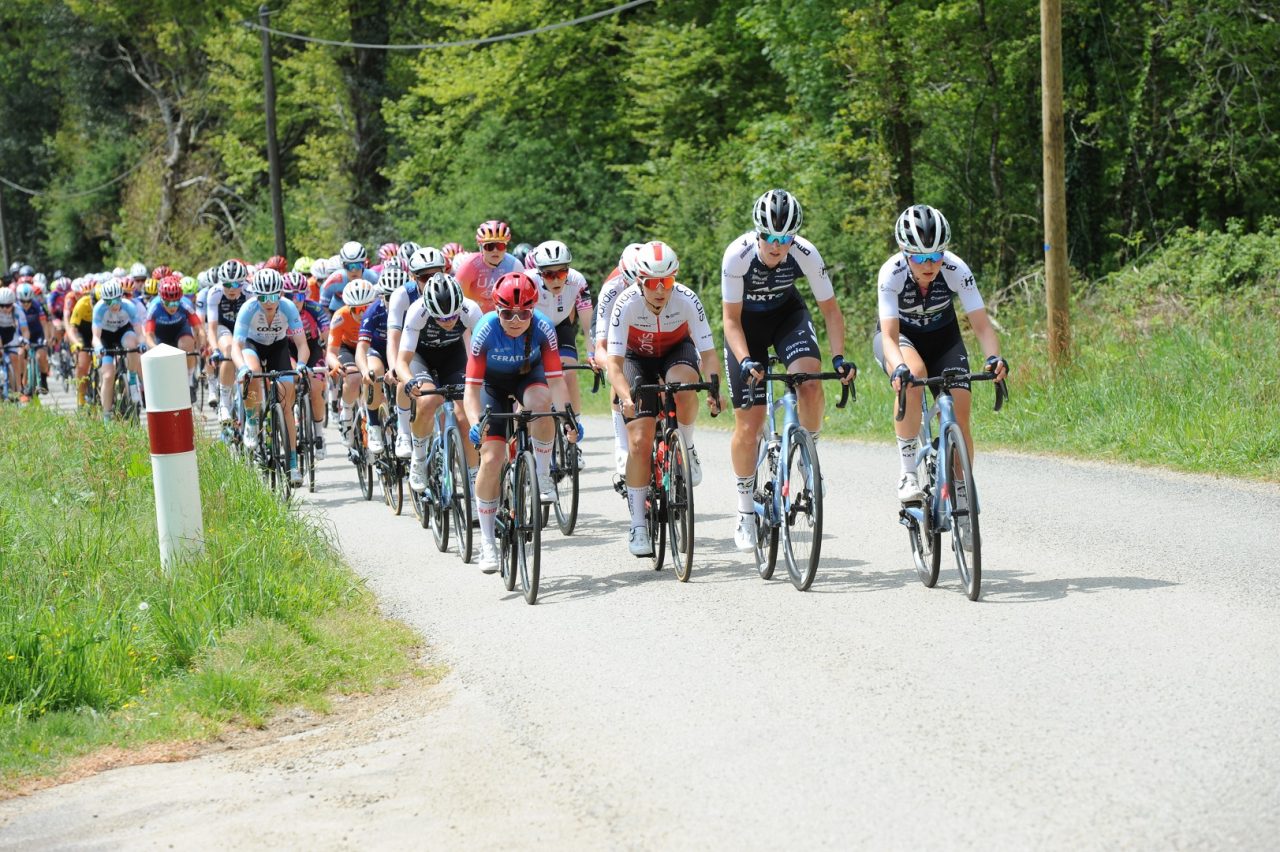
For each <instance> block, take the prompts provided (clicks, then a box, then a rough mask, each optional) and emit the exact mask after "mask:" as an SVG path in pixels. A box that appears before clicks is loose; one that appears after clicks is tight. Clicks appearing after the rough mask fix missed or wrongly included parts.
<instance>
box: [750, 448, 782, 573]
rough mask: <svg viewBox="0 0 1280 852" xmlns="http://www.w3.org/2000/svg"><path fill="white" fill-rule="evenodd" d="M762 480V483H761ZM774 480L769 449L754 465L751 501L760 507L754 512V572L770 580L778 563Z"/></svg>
mask: <svg viewBox="0 0 1280 852" xmlns="http://www.w3.org/2000/svg"><path fill="white" fill-rule="evenodd" d="M762 482H763V484H761V483H762ZM773 489H774V482H773V478H772V477H771V476H770V472H769V451H768V450H767V449H766V451H765V454H764V455H763V456H762V457H761V459H760V464H759V465H758V466H757V467H756V483H755V486H754V488H753V489H752V503H753V504H756V505H759V506H760V507H761V510H760V511H757V512H756V543H755V547H754V548H753V555H754V556H755V560H756V572H757V573H759V574H760V579H762V580H772V579H773V570H774V568H775V567H777V564H778V524H777V519H776V518H775V517H774V514H775V512H774V509H773Z"/></svg>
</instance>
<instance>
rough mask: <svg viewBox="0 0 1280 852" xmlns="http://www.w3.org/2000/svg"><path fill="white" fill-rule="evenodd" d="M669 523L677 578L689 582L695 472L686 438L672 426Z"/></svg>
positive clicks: (668, 492) (668, 436) (669, 446)
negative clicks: (686, 446) (690, 460)
mask: <svg viewBox="0 0 1280 852" xmlns="http://www.w3.org/2000/svg"><path fill="white" fill-rule="evenodd" d="M667 463H668V464H669V465H670V467H669V468H668V477H667V526H668V527H669V528H670V530H671V535H670V539H671V565H672V567H673V568H674V569H675V572H676V579H677V580H679V581H680V582H681V583H687V582H689V575H690V574H691V573H693V472H692V471H691V470H690V467H689V452H688V450H687V449H685V445H684V438H683V437H681V435H680V432H679V431H678V430H676V429H672V430H671V432H670V433H668V435H667Z"/></svg>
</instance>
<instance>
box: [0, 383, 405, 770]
mask: <svg viewBox="0 0 1280 852" xmlns="http://www.w3.org/2000/svg"><path fill="white" fill-rule="evenodd" d="M0 456H2V457H3V458H6V459H9V460H11V463H10V464H8V465H6V469H5V474H4V476H3V477H0V576H3V577H4V579H5V583H4V588H3V590H0V779H3V780H4V782H5V783H6V784H8V785H10V786H12V785H13V784H14V783H16V781H18V780H19V779H21V778H23V777H26V776H32V775H47V774H51V773H54V772H56V771H57V770H58V769H59V768H61V767H62V766H63V765H65V762H66V761H67V760H68V759H69V758H72V757H75V756H78V755H82V754H85V753H87V752H89V751H92V750H93V749H95V748H98V747H100V746H105V745H113V746H119V747H125V748H127V747H132V746H137V745H140V744H143V743H147V742H153V741H157V740H166V739H190V738H203V737H207V736H210V735H212V734H214V733H216V732H217V731H218V730H219V729H220V727H221V726H223V725H225V724H227V723H229V722H234V723H248V724H260V723H261V722H263V721H264V720H265V719H266V718H267V717H268V716H269V715H270V714H271V712H272V711H273V710H274V709H275V708H276V707H278V706H280V705H282V704H285V703H290V704H299V703H300V704H304V705H307V706H311V707H313V708H317V709H323V707H324V706H325V699H324V696H325V694H326V693H329V692H332V691H343V692H352V691H366V690H370V689H375V688H378V687H381V686H384V685H389V684H391V683H394V682H396V681H397V680H398V679H399V678H401V677H402V676H403V675H405V674H406V673H408V672H410V671H412V670H413V668H414V663H413V654H412V649H413V646H414V644H415V637H414V635H413V634H412V632H411V631H410V630H409V629H408V628H407V627H405V626H403V625H401V624H399V623H397V622H393V621H389V620H387V619H385V618H383V617H381V616H380V615H379V614H378V611H377V607H376V603H375V601H374V599H373V596H372V594H371V593H370V592H369V591H368V590H367V589H366V588H365V587H364V586H363V585H362V584H361V582H360V581H359V580H358V579H357V578H356V577H355V576H354V575H353V574H352V573H351V572H350V570H349V569H347V568H346V567H345V566H344V565H343V564H342V562H341V560H340V559H339V557H338V555H337V554H336V552H335V551H334V550H333V548H332V547H331V545H330V544H329V536H328V533H327V532H326V531H325V530H324V529H323V528H322V527H321V526H320V524H319V523H318V522H317V521H316V520H315V519H312V518H309V517H306V516H302V515H299V514H298V512H297V511H289V510H286V509H285V508H284V507H283V506H282V505H280V503H279V502H278V501H277V500H275V498H274V497H273V496H272V495H271V494H270V493H269V492H268V491H267V490H266V489H265V488H263V487H262V485H261V483H260V481H259V480H258V478H257V476H256V474H254V473H253V472H252V471H251V470H249V469H248V467H247V466H244V465H242V464H239V463H237V462H236V461H234V460H233V459H231V458H230V457H229V456H228V455H227V454H226V453H225V451H224V450H223V449H222V448H221V447H220V446H216V445H213V444H210V443H202V444H201V446H200V448H199V465H200V473H201V481H202V501H203V509H204V522H205V533H206V553H205V555H204V556H203V557H201V558H199V559H197V560H194V561H191V562H189V563H186V564H183V565H181V566H178V567H177V568H176V569H175V570H174V571H172V572H171V573H166V572H164V571H163V570H162V569H161V568H160V565H159V551H158V546H157V542H156V532H155V509H154V499H153V495H152V485H151V472H150V464H149V456H148V453H147V450H146V433H145V431H143V430H139V429H136V428H134V429H130V428H127V427H122V426H116V425H103V424H101V423H99V422H98V421H97V420H96V419H95V418H82V417H71V418H69V417H63V416H59V415H56V414H53V413H50V412H47V411H42V410H41V409H40V408H39V407H38V406H30V407H27V408H26V409H24V410H18V409H17V408H16V407H12V406H6V407H4V408H3V409H0Z"/></svg>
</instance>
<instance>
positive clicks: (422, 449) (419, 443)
mask: <svg viewBox="0 0 1280 852" xmlns="http://www.w3.org/2000/svg"><path fill="white" fill-rule="evenodd" d="M413 457H414V458H415V459H418V460H419V461H425V460H426V458H427V439H426V438H419V437H418V436H417V435H414V436H413Z"/></svg>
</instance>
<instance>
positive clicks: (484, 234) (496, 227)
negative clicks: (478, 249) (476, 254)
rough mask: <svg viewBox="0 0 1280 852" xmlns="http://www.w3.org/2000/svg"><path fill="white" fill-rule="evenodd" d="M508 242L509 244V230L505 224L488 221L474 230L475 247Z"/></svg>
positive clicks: (497, 221)
mask: <svg viewBox="0 0 1280 852" xmlns="http://www.w3.org/2000/svg"><path fill="white" fill-rule="evenodd" d="M509 242H511V228H509V227H507V223H506V222H502V221H499V220H498V219H490V220H489V221H488V222H485V223H483V224H481V225H480V227H479V228H476V245H481V246H482V245H484V244H485V243H509Z"/></svg>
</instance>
